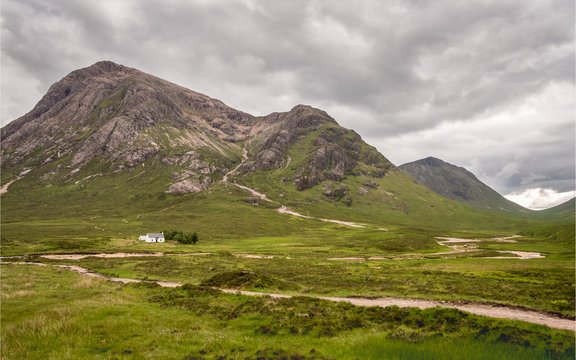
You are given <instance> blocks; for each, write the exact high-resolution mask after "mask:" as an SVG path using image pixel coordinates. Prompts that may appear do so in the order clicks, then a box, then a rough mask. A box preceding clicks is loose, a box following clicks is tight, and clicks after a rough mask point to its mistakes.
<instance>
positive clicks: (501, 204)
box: [399, 157, 531, 214]
mask: <svg viewBox="0 0 576 360" xmlns="http://www.w3.org/2000/svg"><path fill="white" fill-rule="evenodd" d="M399 169H400V170H402V171H403V172H404V173H406V174H408V175H410V176H411V177H413V178H414V179H415V180H416V181H417V182H419V183H420V184H422V185H424V186H426V187H427V188H429V189H430V190H432V191H434V192H435V193H437V194H439V195H442V196H444V197H447V198H449V199H452V200H455V201H458V202H461V203H463V204H467V205H470V206H473V207H475V208H478V209H483V210H489V211H495V212H501V213H508V214H522V213H524V214H528V213H530V212H531V210H528V209H526V208H524V207H522V206H520V205H518V204H516V203H514V202H512V201H510V200H508V199H506V198H504V197H503V196H502V195H500V194H498V193H497V192H496V191H494V190H493V189H492V188H490V187H489V186H488V185H486V184H484V183H483V182H481V181H480V180H478V178H477V177H476V176H474V174H472V173H471V172H470V171H468V170H466V169H464V168H462V167H458V166H455V165H452V164H449V163H447V162H445V161H442V160H440V159H437V158H434V157H428V158H425V159H421V160H417V161H414V162H410V163H406V164H403V165H400V166H399Z"/></svg>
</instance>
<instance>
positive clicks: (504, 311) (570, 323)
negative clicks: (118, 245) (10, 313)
mask: <svg viewBox="0 0 576 360" xmlns="http://www.w3.org/2000/svg"><path fill="white" fill-rule="evenodd" d="M2 264H14V265H37V266H54V267H57V268H61V269H66V270H69V271H73V272H75V273H78V274H82V275H85V276H91V277H97V278H102V279H106V280H110V281H114V282H119V283H123V284H128V283H140V282H148V283H155V284H158V285H160V286H163V287H171V288H174V287H178V286H182V285H183V283H180V282H175V281H159V280H140V279H127V278H116V277H109V276H106V275H103V274H100V273H97V272H94V271H91V270H89V269H86V268H83V267H80V266H75V265H48V264H43V263H35V262H11V263H6V262H3V263H2ZM218 290H220V291H222V292H225V293H229V294H241V295H247V296H270V297H272V298H291V297H292V296H297V295H286V294H274V293H263V292H254V291H240V290H234V289H218ZM303 296H308V297H314V298H317V299H323V300H328V301H336V302H348V303H351V304H353V305H356V306H380V307H386V306H398V307H416V308H420V309H427V308H433V307H445V308H453V309H458V310H461V311H466V312H469V313H472V314H476V315H481V316H488V317H493V318H500V319H510V320H520V321H526V322H529V323H533V324H539V325H545V326H548V327H551V328H555V329H561V330H571V331H575V330H576V329H575V327H576V322H575V321H574V320H570V319H564V318H560V317H558V316H554V315H550V314H546V313H542V312H538V311H534V310H524V309H520V308H516V307H510V306H503V305H495V304H494V305H491V304H480V303H472V302H451V301H434V300H419V299H404V298H396V297H382V298H377V299H366V298H358V297H330V296H328V297H327V296H310V295H303Z"/></svg>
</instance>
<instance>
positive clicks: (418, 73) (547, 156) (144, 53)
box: [1, 0, 575, 208]
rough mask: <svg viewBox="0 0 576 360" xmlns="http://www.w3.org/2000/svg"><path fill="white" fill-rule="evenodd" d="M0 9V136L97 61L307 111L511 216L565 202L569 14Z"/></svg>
mask: <svg viewBox="0 0 576 360" xmlns="http://www.w3.org/2000/svg"><path fill="white" fill-rule="evenodd" d="M1 7H2V8H1V11H2V13H1V17H2V25H1V26H2V62H1V88H2V93H1V94H2V99H1V100H2V109H1V114H2V125H5V124H6V123H8V122H10V121H12V120H14V119H16V118H18V117H19V116H21V115H23V114H25V113H26V112H28V111H29V110H31V109H32V107H33V106H34V105H35V103H36V102H38V101H39V100H40V98H41V97H42V95H43V94H44V93H45V92H46V91H47V89H48V87H49V86H50V85H51V84H52V83H54V82H56V81H58V80H60V79H61V78H62V77H64V76H65V75H66V74H67V73H69V72H71V71H73V70H75V69H78V68H82V67H86V66H89V65H91V64H93V63H95V62H97V61H100V60H112V61H115V62H117V63H120V64H123V65H126V66H130V67H134V68H137V69H140V70H142V71H145V72H148V73H151V74H153V75H156V76H159V77H162V78H164V79H167V80H169V81H172V82H175V83H177V84H180V85H182V86H185V87H188V88H190V89H192V90H195V91H198V92H202V93H204V94H206V95H209V96H211V97H214V98H218V99H220V100H222V101H224V102H225V103H227V104H228V105H230V106H232V107H234V108H237V109H239V110H243V111H246V112H249V113H251V114H253V115H265V114H268V113H270V112H274V111H287V110H289V109H291V108H292V107H293V106H294V105H296V104H309V105H312V106H315V107H318V108H321V109H323V110H326V111H327V112H328V113H329V114H331V115H332V116H333V117H334V118H335V119H336V120H337V121H338V122H339V123H340V124H341V125H343V126H345V127H347V128H351V129H354V130H355V131H356V132H358V133H359V134H360V135H361V136H362V137H363V138H364V140H365V141H366V142H368V143H369V144H371V145H374V146H376V147H377V148H378V150H380V151H381V152H382V153H383V154H384V155H385V156H386V157H388V158H389V159H390V160H391V161H392V162H394V163H395V164H397V165H400V164H402V163H405V162H410V161H414V160H418V159H421V158H424V157H427V156H435V157H438V158H441V159H442V160H445V161H447V162H450V163H453V164H455V165H458V166H463V167H466V168H467V169H468V170H470V171H472V172H473V173H475V174H476V175H477V176H478V177H479V178H480V179H481V180H482V181H484V182H485V183H487V184H488V185H490V186H491V187H493V188H494V189H495V190H497V191H498V192H500V193H502V194H511V193H514V194H513V195H514V197H512V198H513V199H514V200H515V201H519V202H524V203H523V205H525V206H531V207H533V208H543V207H547V206H550V205H554V204H555V203H558V202H561V201H563V200H568V199H569V198H570V197H571V196H573V194H574V193H573V191H574V188H575V181H574V178H575V175H574V172H575V160H574V157H575V155H574V154H575V146H574V143H575V139H574V138H575V118H574V117H575V94H574V79H575V74H574V52H575V51H574V50H575V42H574V18H575V14H574V1H573V0H559V1H554V0H530V1H526V0H495V1H480V0H463V1H457V0H435V1H432V0H431V1H428V0H409V1H395V0H387V1H379V0H365V1H362V0H359V1H330V0H326V1H309V0H291V1H269V0H268V1H266V0H262V1H258V0H196V1H194V0H117V1H114V0H98V1H84V0H51V1H45V0H2V2H1ZM511 196H512V195H511ZM534 201H536V202H537V203H538V205H534Z"/></svg>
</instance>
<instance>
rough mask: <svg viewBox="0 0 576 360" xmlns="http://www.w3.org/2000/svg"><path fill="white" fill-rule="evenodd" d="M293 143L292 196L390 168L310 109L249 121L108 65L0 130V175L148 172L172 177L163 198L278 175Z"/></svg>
mask: <svg viewBox="0 0 576 360" xmlns="http://www.w3.org/2000/svg"><path fill="white" fill-rule="evenodd" d="M297 144H299V145H298V150H297V151H298V152H299V155H298V157H299V158H300V159H299V160H298V162H296V161H294V162H292V166H293V168H291V171H293V172H294V175H293V176H292V182H293V183H294V185H295V187H296V188H297V189H299V190H303V189H307V188H310V187H313V186H315V185H317V184H319V183H320V182H322V181H324V180H331V181H340V180H342V179H345V178H346V177H347V176H351V175H359V174H371V175H374V176H379V177H381V176H383V175H384V174H385V173H386V171H387V169H388V168H389V167H390V166H391V164H390V163H389V162H388V161H387V160H386V159H385V158H384V157H383V156H382V155H381V154H379V153H378V152H377V151H376V150H375V149H374V148H371V147H369V146H368V145H366V144H365V143H364V142H363V141H362V139H361V138H360V136H359V135H358V134H356V133H355V132H353V131H351V130H348V129H344V128H342V127H340V126H339V125H338V124H337V122H336V121H335V120H334V119H333V118H332V117H331V116H330V115H328V114H327V113H326V112H324V111H322V110H320V109H316V108H314V107H312V106H308V105H297V106H295V107H294V108H292V109H291V110H290V111H288V112H283V113H272V114H270V115H268V116H263V117H254V116H252V115H250V114H247V113H244V112H241V111H238V110H235V109H233V108H231V107H229V106H227V105H226V104H224V103H223V102H222V101H220V100H217V99H213V98H210V97H208V96H206V95H203V94H200V93H197V92H194V91H192V90H189V89H186V88H183V87H181V86H178V85H176V84H173V83H170V82H168V81H165V80H162V79H160V78H157V77H154V76H152V75H149V74H146V73H144V72H141V71H139V70H136V69H133V68H129V67H126V66H123V65H119V64H116V63H113V62H110V61H101V62H98V63H95V64H93V65H91V66H89V67H86V68H83V69H80V70H76V71H73V72H71V73H70V74H68V75H67V76H65V77H64V78H63V79H61V80H60V81H58V82H56V83H55V84H54V85H52V86H51V87H50V89H49V90H48V92H47V94H46V95H45V96H44V97H43V98H42V99H41V100H40V102H39V103H38V104H37V105H36V106H35V107H34V109H33V110H32V111H31V112H29V113H28V114H26V115H24V116H23V117H21V118H19V119H17V120H15V121H13V122H11V123H9V124H8V125H7V126H5V127H4V128H3V129H2V144H1V148H2V155H3V156H2V162H3V163H2V166H3V168H11V169H13V171H14V172H15V173H20V172H21V171H22V170H23V169H25V168H26V169H28V168H38V167H40V168H43V169H44V175H43V177H44V179H45V180H46V181H56V180H59V181H64V182H66V181H70V180H69V179H72V178H73V177H74V176H75V175H74V174H77V173H82V169H85V168H86V167H87V165H88V164H91V163H94V162H97V163H98V168H99V171H100V172H104V173H105V172H114V171H121V170H125V169H134V168H135V167H137V166H140V165H142V166H144V165H146V164H151V163H153V164H161V165H156V166H163V167H168V168H170V169H173V170H170V171H173V172H172V173H171V174H170V176H169V179H168V180H167V181H168V182H172V185H174V186H170V190H169V191H170V192H182V191H184V192H186V191H189V190H190V191H201V190H203V189H205V188H207V187H208V186H210V185H211V184H212V183H213V182H214V181H216V180H218V179H221V178H223V176H224V174H227V173H229V172H230V171H231V170H232V169H233V168H237V171H236V172H235V173H236V174H240V175H248V174H251V173H254V172H256V171H276V170H279V169H280V168H281V167H282V168H286V167H287V166H288V165H289V164H290V162H291V157H290V151H291V149H293V147H294V146H296V145H297ZM244 157H247V158H244ZM243 158H244V161H242V162H241V163H240V161H241V160H242V159H243ZM162 171H164V170H162ZM90 175H91V174H89V173H88V170H86V174H84V176H90Z"/></svg>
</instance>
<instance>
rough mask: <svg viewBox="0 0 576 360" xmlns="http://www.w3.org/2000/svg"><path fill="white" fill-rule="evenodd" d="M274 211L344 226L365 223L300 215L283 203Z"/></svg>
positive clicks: (360, 226) (358, 226)
mask: <svg viewBox="0 0 576 360" xmlns="http://www.w3.org/2000/svg"><path fill="white" fill-rule="evenodd" d="M276 211H278V212H279V213H280V214H288V215H292V216H296V217H301V218H304V219H310V220H320V221H324V222H331V223H334V224H340V225H345V226H350V227H356V228H363V227H366V225H365V224H358V223H354V222H350V221H340V220H333V219H322V218H316V217H312V216H307V215H302V214H300V213H298V212H296V211H294V210H292V209H290V208H289V207H286V206H284V205H282V206H280V207H279V208H278V209H276Z"/></svg>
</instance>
